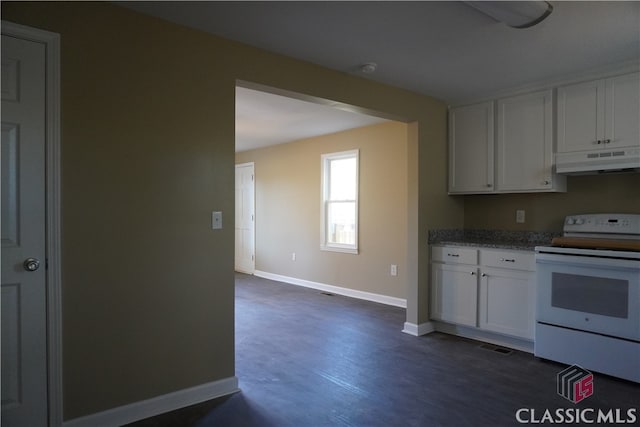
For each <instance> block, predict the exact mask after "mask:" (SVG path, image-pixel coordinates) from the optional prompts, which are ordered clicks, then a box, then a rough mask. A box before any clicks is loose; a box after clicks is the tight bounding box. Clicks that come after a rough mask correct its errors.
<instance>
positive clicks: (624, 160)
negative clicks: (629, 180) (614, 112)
mask: <svg viewBox="0 0 640 427" xmlns="http://www.w3.org/2000/svg"><path fill="white" fill-rule="evenodd" d="M614 172H640V148H613V149H609V150H593V151H581V152H578V153H558V154H556V173H559V174H564V175H593V174H598V173H614Z"/></svg>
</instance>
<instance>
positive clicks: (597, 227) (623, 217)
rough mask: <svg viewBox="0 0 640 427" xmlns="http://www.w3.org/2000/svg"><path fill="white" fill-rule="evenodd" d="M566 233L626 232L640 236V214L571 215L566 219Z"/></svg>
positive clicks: (575, 234)
mask: <svg viewBox="0 0 640 427" xmlns="http://www.w3.org/2000/svg"><path fill="white" fill-rule="evenodd" d="M564 232H565V235H572V236H579V235H582V233H585V234H594V233H595V234H616V235H617V234H624V235H628V236H630V237H631V236H635V238H640V214H585V215H569V216H567V217H566V218H565V220H564Z"/></svg>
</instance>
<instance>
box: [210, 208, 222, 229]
mask: <svg viewBox="0 0 640 427" xmlns="http://www.w3.org/2000/svg"><path fill="white" fill-rule="evenodd" d="M211 228H212V229H214V230H220V229H221V228H222V212H220V211H216V212H211Z"/></svg>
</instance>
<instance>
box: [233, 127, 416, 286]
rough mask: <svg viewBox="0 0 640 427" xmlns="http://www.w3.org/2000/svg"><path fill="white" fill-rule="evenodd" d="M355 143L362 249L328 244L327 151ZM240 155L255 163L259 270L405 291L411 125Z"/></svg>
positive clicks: (238, 158)
mask: <svg viewBox="0 0 640 427" xmlns="http://www.w3.org/2000/svg"><path fill="white" fill-rule="evenodd" d="M351 149H359V150H360V194H359V196H360V212H359V254H358V255H353V254H344V253H335V252H327V251H321V250H320V211H321V203H320V186H321V184H320V182H321V178H320V176H321V170H320V169H321V168H320V156H321V155H322V154H325V153H332V152H338V151H345V150H351ZM236 162H237V163H245V162H254V163H255V174H256V218H257V220H256V269H257V270H261V271H265V272H268V273H275V274H280V275H284V276H288V277H294V278H297V279H304V280H311V281H314V282H319V283H324V284H329V285H334V286H341V287H346V288H350V289H355V290H359V291H365V292H373V293H376V294H381V295H387V296H392V297H396V298H406V287H407V286H406V277H407V275H406V269H407V263H406V250H407V248H406V242H407V125H406V124H404V123H399V122H389V123H383V124H379V125H374V126H368V127H365V128H360V129H354V130H350V131H345V132H339V133H335V134H332V135H326V136H322V137H317V138H310V139H306V140H302V141H296V142H292V143H288V144H282V145H278V146H274V147H270V148H265V149H258V150H251V151H245V152H241V153H238V154H237V155H236ZM292 252H295V253H296V261H292V260H291V253H292ZM391 264H397V265H398V271H399V275H398V276H396V277H391V276H390V274H389V269H390V265H391Z"/></svg>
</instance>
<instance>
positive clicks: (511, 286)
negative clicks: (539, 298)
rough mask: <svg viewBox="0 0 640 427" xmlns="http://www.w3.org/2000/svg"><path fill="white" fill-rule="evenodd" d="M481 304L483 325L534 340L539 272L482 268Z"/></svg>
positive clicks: (492, 329)
mask: <svg viewBox="0 0 640 427" xmlns="http://www.w3.org/2000/svg"><path fill="white" fill-rule="evenodd" d="M478 305H479V311H480V313H479V314H480V316H479V319H478V324H479V326H480V328H482V329H486V330H489V331H493V332H499V333H502V334H507V335H512V336H515V337H519V338H525V339H533V329H534V322H535V273H533V272H522V271H513V270H503V269H489V268H486V269H482V274H481V277H480V297H479V304H478Z"/></svg>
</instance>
